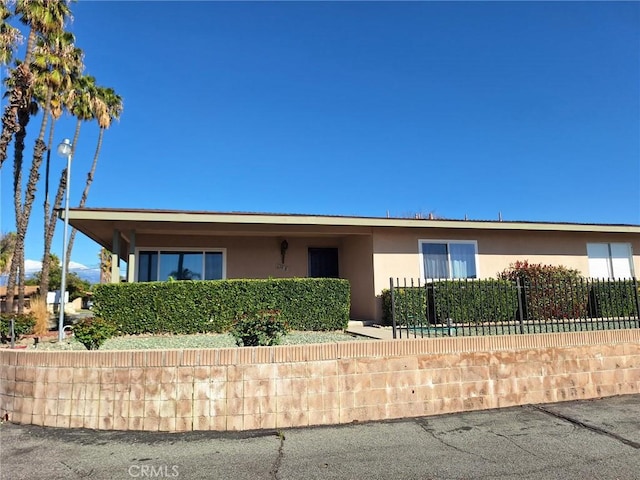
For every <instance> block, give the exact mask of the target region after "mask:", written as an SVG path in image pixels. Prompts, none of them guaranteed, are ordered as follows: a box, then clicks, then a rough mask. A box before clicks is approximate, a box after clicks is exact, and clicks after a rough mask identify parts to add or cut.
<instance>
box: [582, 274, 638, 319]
mask: <svg viewBox="0 0 640 480" xmlns="http://www.w3.org/2000/svg"><path fill="white" fill-rule="evenodd" d="M637 298H638V292H637V291H636V285H635V284H634V281H633V280H618V281H594V282H592V283H591V289H590V291H589V310H590V311H589V313H590V314H591V315H592V316H593V317H602V318H618V317H636V316H639V315H640V312H638V305H637V303H636V300H637Z"/></svg>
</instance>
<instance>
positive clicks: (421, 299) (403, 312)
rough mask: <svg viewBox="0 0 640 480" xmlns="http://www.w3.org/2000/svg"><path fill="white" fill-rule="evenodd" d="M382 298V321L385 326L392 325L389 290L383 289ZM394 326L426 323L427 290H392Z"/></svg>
mask: <svg viewBox="0 0 640 480" xmlns="http://www.w3.org/2000/svg"><path fill="white" fill-rule="evenodd" d="M381 297H382V319H383V320H384V322H385V323H386V324H387V325H391V324H392V323H393V304H392V302H391V290H389V289H388V288H386V289H384V290H383V291H382V293H381ZM393 297H394V300H395V307H396V309H395V313H396V325H403V326H404V325H417V324H421V323H425V322H426V321H427V290H426V289H425V287H424V286H422V287H398V288H394V289H393Z"/></svg>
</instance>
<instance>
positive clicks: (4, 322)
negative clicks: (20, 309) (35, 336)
mask: <svg viewBox="0 0 640 480" xmlns="http://www.w3.org/2000/svg"><path fill="white" fill-rule="evenodd" d="M12 318H15V323H14V326H13V331H14V333H15V335H16V337H15V338H18V337H20V335H30V334H32V333H33V328H34V327H35V325H36V318H35V317H34V316H33V315H32V314H30V313H27V314H22V315H18V314H16V315H11V314H8V313H3V314H1V315H0V340H1V341H2V342H5V343H6V342H9V341H11V319H12Z"/></svg>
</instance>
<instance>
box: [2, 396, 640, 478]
mask: <svg viewBox="0 0 640 480" xmlns="http://www.w3.org/2000/svg"><path fill="white" fill-rule="evenodd" d="M0 445H1V447H0V448H1V453H0V468H1V475H0V477H1V478H2V479H40V478H42V479H74V478H91V479H105V480H107V479H131V478H179V479H251V480H253V479H282V480H284V479H305V480H306V479H381V480H382V479H384V480H388V479H463V478H464V479H498V478H499V479H519V480H521V479H536V480H537V479H563V480H564V479H580V480H584V479H629V480H631V479H639V478H640V395H627V396H621V397H612V398H608V399H601V400H592V401H578V402H566V403H557V404H551V405H541V406H526V407H515V408H507V409H502V410H490V411H481V412H472V413H463V414H453V415H442V416H435V417H422V418H417V419H408V420H402V421H394V422H376V423H368V424H351V425H345V426H338V427H318V428H305V429H291V430H284V431H281V432H274V431H269V432H251V433H241V434H231V433H215V432H205V433H186V434H158V433H156V434H153V433H126V432H100V431H91V430H68V429H55V428H40V427H28V426H18V425H11V424H3V425H1V426H0Z"/></svg>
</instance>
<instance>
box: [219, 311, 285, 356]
mask: <svg viewBox="0 0 640 480" xmlns="http://www.w3.org/2000/svg"><path fill="white" fill-rule="evenodd" d="M287 331H288V329H287V324H286V323H285V322H284V321H283V320H282V318H280V312H279V311H278V310H262V311H260V312H256V313H245V314H243V315H241V316H240V317H239V318H238V319H237V320H236V321H235V323H234V324H233V327H232V328H231V331H230V333H231V335H233V338H235V340H236V344H237V345H238V346H239V347H242V346H244V347H258V346H269V345H278V344H279V343H280V337H281V336H282V335H286V334H287Z"/></svg>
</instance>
